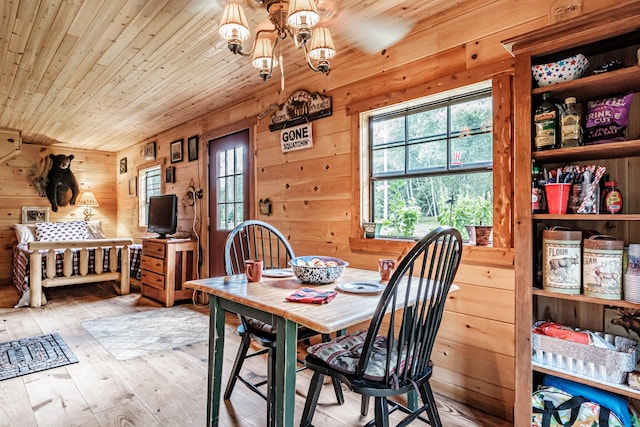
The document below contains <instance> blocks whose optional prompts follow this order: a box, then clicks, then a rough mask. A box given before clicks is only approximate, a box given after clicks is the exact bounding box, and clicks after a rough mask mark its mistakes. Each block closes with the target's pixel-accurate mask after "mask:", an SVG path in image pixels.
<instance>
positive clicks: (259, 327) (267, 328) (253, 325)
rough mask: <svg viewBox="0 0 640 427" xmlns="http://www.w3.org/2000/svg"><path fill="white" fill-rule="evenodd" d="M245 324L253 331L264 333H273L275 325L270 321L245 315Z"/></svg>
mask: <svg viewBox="0 0 640 427" xmlns="http://www.w3.org/2000/svg"><path fill="white" fill-rule="evenodd" d="M246 321H247V326H248V327H249V330H250V331H251V332H254V333H265V334H271V335H273V334H275V333H276V327H275V326H274V325H272V324H270V323H265V322H263V321H261V320H258V319H254V318H252V317H247V318H246Z"/></svg>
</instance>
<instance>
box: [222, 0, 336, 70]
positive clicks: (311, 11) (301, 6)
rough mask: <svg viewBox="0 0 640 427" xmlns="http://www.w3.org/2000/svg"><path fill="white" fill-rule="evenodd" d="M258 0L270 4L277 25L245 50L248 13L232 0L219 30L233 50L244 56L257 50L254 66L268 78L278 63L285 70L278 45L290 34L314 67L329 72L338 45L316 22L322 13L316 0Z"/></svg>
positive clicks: (268, 10) (225, 11) (271, 15)
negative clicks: (277, 50) (331, 59)
mask: <svg viewBox="0 0 640 427" xmlns="http://www.w3.org/2000/svg"><path fill="white" fill-rule="evenodd" d="M254 1H255V2H256V3H257V4H260V5H263V6H265V7H266V9H267V13H268V14H269V21H270V22H271V23H272V24H273V27H274V28H273V29H262V30H259V31H258V32H257V33H256V36H255V41H254V43H253V47H252V48H251V50H249V51H247V52H245V51H244V50H243V46H242V42H243V41H245V40H247V39H248V38H249V36H250V30H249V24H248V22H247V17H246V15H245V13H244V9H243V8H242V6H241V5H240V4H239V3H238V2H235V1H231V2H228V3H227V5H226V6H225V8H224V12H223V14H222V21H221V22H220V29H219V32H220V35H221V36H222V37H223V38H224V39H226V40H227V47H228V48H229V50H230V51H231V52H233V53H234V54H236V55H242V56H250V55H252V54H253V61H252V64H253V66H254V67H256V68H257V69H259V70H260V71H259V73H258V75H259V76H260V77H261V78H262V80H264V81H267V80H268V79H269V78H270V77H271V75H272V73H273V67H277V66H278V64H280V68H281V73H282V71H283V69H282V67H283V65H282V54H280V55H279V57H278V58H276V48H277V47H278V45H280V43H281V42H282V41H283V40H284V39H286V38H287V37H290V38H291V39H293V41H294V43H295V46H296V47H297V48H298V49H302V51H303V52H304V57H305V60H306V62H307V65H309V68H310V69H312V70H313V71H317V72H320V73H322V74H325V75H328V74H329V71H330V70H331V67H330V65H329V59H330V58H332V57H333V56H335V54H336V49H335V46H334V44H333V40H332V39H331V34H330V33H329V30H328V29H327V28H325V27H317V26H316V25H317V24H318V23H319V22H320V15H319V14H318V8H317V7H316V3H315V0H288V1H286V0H254ZM274 39H275V41H274ZM280 51H282V46H281V45H280Z"/></svg>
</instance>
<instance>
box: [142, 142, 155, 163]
mask: <svg viewBox="0 0 640 427" xmlns="http://www.w3.org/2000/svg"><path fill="white" fill-rule="evenodd" d="M143 154H144V159H145V160H154V159H155V158H156V143H155V141H154V142H150V143H148V144H145V146H144V150H143Z"/></svg>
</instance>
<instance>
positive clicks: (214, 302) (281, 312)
mask: <svg viewBox="0 0 640 427" xmlns="http://www.w3.org/2000/svg"><path fill="white" fill-rule="evenodd" d="M273 273H274V274H270V272H269V270H265V271H264V272H263V275H262V278H261V280H260V281H258V282H249V281H248V280H247V278H246V276H245V274H237V275H231V276H219V277H211V278H206V279H198V280H190V281H187V282H185V283H184V287H186V288H189V289H194V290H198V291H201V292H204V293H206V294H208V295H209V313H210V316H209V354H208V355H209V361H208V381H207V425H209V426H217V425H218V421H219V416H220V402H221V396H222V394H221V386H222V383H221V380H222V360H223V351H224V341H225V339H224V338H225V336H224V335H225V334H224V331H225V329H224V326H225V312H232V313H237V314H239V315H245V316H248V317H253V318H255V319H258V320H261V321H263V322H267V323H269V324H272V325H275V327H276V330H277V334H276V348H277V349H278V351H276V372H275V375H274V378H273V387H274V402H273V425H275V426H293V424H294V412H295V411H294V408H295V382H296V367H297V341H298V340H297V336H298V334H297V331H298V327H299V326H305V327H307V328H310V329H313V330H314V331H317V332H319V333H321V334H332V333H336V332H339V331H344V330H346V329H347V328H350V327H353V326H356V325H358V324H360V323H363V322H367V321H369V320H371V318H372V317H373V314H374V312H375V309H376V307H377V305H378V300H379V298H380V293H381V292H382V291H383V290H384V284H381V283H380V275H379V273H378V271H377V270H365V269H359V268H352V267H346V268H345V270H344V272H343V273H342V275H340V277H339V278H338V279H337V280H336V281H335V282H333V283H329V284H309V283H303V282H302V281H301V280H299V279H298V278H297V277H295V276H294V275H293V273H292V272H290V270H288V271H287V269H285V270H275V271H274V272H273ZM276 273H277V274H276ZM358 284H362V286H358ZM373 285H376V286H373ZM302 287H308V288H312V289H313V290H316V291H319V292H321V291H328V290H336V291H337V296H336V297H335V298H334V299H333V300H332V301H330V302H328V303H325V304H313V303H301V302H292V301H288V300H287V299H286V298H287V296H289V295H291V294H293V293H294V292H296V291H297V290H298V289H300V288H302ZM454 287H455V285H454V286H452V288H454Z"/></svg>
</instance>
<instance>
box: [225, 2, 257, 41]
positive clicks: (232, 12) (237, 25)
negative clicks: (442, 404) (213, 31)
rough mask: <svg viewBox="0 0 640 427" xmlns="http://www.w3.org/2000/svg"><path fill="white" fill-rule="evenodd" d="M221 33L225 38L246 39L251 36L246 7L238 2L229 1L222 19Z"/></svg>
mask: <svg viewBox="0 0 640 427" xmlns="http://www.w3.org/2000/svg"><path fill="white" fill-rule="evenodd" d="M218 32H219V33H220V35H221V36H222V37H223V38H224V39H225V40H246V39H248V38H249V35H250V31H249V23H248V21H247V16H246V15H245V14H244V9H243V8H242V6H240V5H239V4H238V3H235V2H231V3H227V5H226V6H225V7H224V12H223V13H222V21H220V29H219V30H218Z"/></svg>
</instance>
